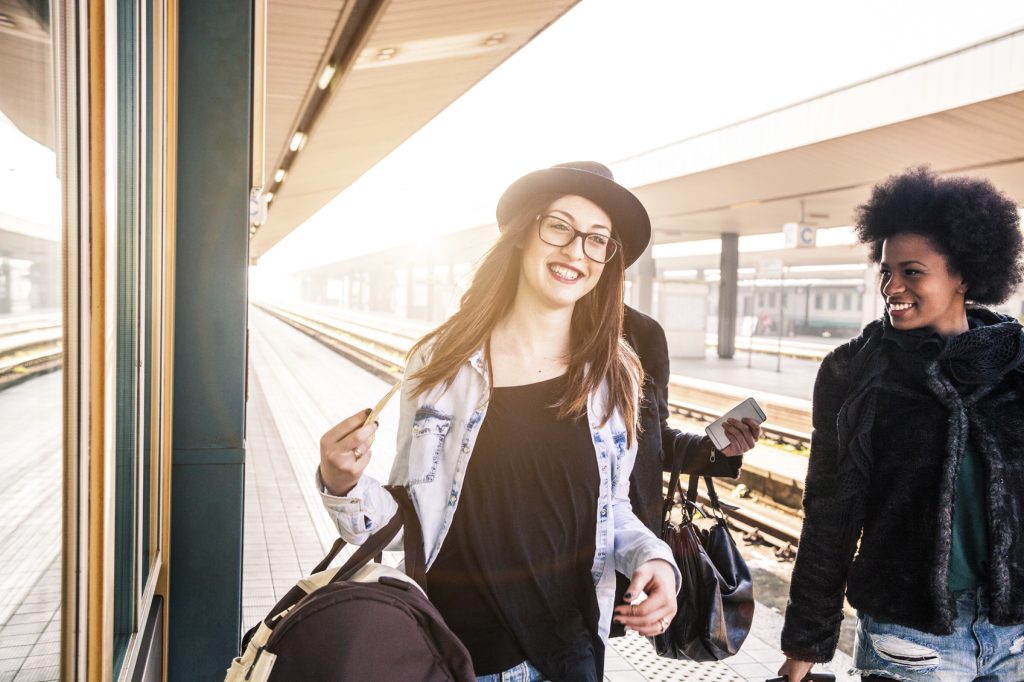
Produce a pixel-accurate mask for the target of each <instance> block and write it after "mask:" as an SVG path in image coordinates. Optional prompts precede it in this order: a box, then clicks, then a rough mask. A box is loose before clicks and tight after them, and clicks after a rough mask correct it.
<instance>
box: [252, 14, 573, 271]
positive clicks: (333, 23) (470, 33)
mask: <svg viewBox="0 0 1024 682" xmlns="http://www.w3.org/2000/svg"><path fill="white" fill-rule="evenodd" d="M577 1H578V0H390V1H387V0H348V1H347V2H346V1H343V0H269V5H268V12H267V42H266V147H265V154H264V156H265V166H264V177H265V183H264V189H265V191H269V192H271V193H272V194H273V199H272V201H271V203H270V205H269V210H268V212H267V219H266V223H265V224H264V225H262V226H261V227H260V228H259V229H258V230H257V231H256V233H255V235H254V236H253V238H252V241H251V249H250V255H251V257H252V258H253V259H256V258H259V257H260V256H262V255H263V254H265V253H266V252H267V251H268V250H269V249H270V248H271V247H272V246H273V245H274V244H276V243H277V242H278V241H280V240H281V239H282V238H283V237H284V236H285V235H287V234H288V233H289V232H291V231H292V230H293V229H295V228H296V227H298V226H299V225H301V224H302V223H303V222H305V221H306V220H307V219H309V218H310V217H311V216H312V215H313V214H314V213H316V212H317V211H318V210H319V209H320V208H322V207H323V206H324V205H326V204H327V203H328V202H329V201H331V200H332V199H333V198H334V197H336V196H337V195H338V194H339V193H341V192H342V191H343V190H344V189H345V188H347V187H348V186H349V185H351V184H352V183H353V182H355V181H356V180H357V179H358V178H359V177H360V176H361V175H362V174H363V173H365V172H366V171H368V170H369V169H370V168H372V167H373V166H374V164H376V163H377V162H378V161H380V160H381V159H383V158H384V157H385V156H386V155H387V154H388V153H390V152H391V151H392V150H394V149H395V148H396V147H398V146H399V145H400V144H401V143H402V142H404V141H405V140H406V139H408V138H409V137H410V136H411V135H412V134H413V133H415V132H416V131H417V130H419V129H420V128H421V127H422V126H423V125H424V124H426V123H427V122H428V121H430V120H431V119H432V118H433V117H434V116H436V115H437V114H438V113H440V112H441V111H442V110H443V109H444V108H445V107H447V106H448V105H449V104H451V103H452V102H454V101H455V100H456V99H458V98H459V97H460V96H461V95H462V94H463V93H465V92H466V91H467V90H468V89H469V88H470V87H472V86H473V85H474V84H476V83H477V82H478V81H479V80H480V79H481V78H483V77H484V76H486V75H487V74H488V73H490V72H491V71H492V70H494V69H495V68H496V67H497V66H498V65H499V64H501V63H502V62H503V61H505V60H506V59H508V58H509V57H510V56H511V55H513V54H514V53H515V52H516V51H517V50H519V49H520V48H521V47H522V46H523V45H525V44H526V43H528V42H529V41H530V40H531V39H532V38H533V37H534V36H536V35H537V34H538V33H539V32H540V31H542V30H543V29H544V28H545V27H547V26H548V25H549V24H551V23H552V22H553V21H555V20H556V19H557V18H558V17H560V16H561V15H562V14H564V13H565V12H566V11H567V10H568V9H570V8H571V7H572V6H573V5H574V4H576V2H577ZM332 71H333V73H332ZM282 176H283V177H282ZM275 178H281V180H280V181H278V180H276V179H275Z"/></svg>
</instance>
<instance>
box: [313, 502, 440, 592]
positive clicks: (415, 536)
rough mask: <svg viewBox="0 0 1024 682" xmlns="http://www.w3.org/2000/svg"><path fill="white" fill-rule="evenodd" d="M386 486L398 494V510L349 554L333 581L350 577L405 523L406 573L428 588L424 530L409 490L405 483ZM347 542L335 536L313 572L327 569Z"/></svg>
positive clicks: (382, 547)
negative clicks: (403, 484)
mask: <svg viewBox="0 0 1024 682" xmlns="http://www.w3.org/2000/svg"><path fill="white" fill-rule="evenodd" d="M384 489H385V490H387V491H388V492H389V493H391V496H392V497H393V498H395V502H396V503H398V511H397V512H396V513H395V515H394V516H393V517H391V520H390V521H388V522H387V524H386V525H385V526H384V527H383V528H381V529H380V530H378V531H377V532H376V533H374V534H373V535H371V536H370V537H369V538H367V540H366V542H364V543H363V544H362V545H361V546H360V547H359V549H357V550H356V551H355V553H354V554H353V555H352V556H351V557H349V559H348V561H346V562H345V564H344V565H343V566H342V567H341V568H339V569H338V572H337V573H336V574H335V576H334V577H333V578H331V582H332V583H333V582H340V581H342V580H348V579H350V578H351V577H352V576H353V575H355V574H356V572H357V571H359V569H361V568H362V567H363V566H365V565H366V564H368V563H370V562H371V561H373V559H374V557H376V556H378V555H379V554H380V553H381V552H383V551H384V550H385V549H386V548H387V546H388V545H389V544H391V541H392V540H394V539H395V537H396V536H397V535H398V532H399V531H400V530H402V528H403V526H404V528H405V536H404V538H403V543H402V544H403V549H404V550H405V573H406V575H408V576H409V577H410V578H412V579H413V580H415V581H416V582H417V584H419V586H420V587H422V588H423V589H424V590H426V588H427V569H426V558H425V553H424V550H423V531H422V530H421V528H420V520H419V516H417V515H416V508H415V507H414V506H413V503H412V499H411V498H410V497H409V491H408V490H407V489H406V488H405V487H404V486H384ZM344 546H345V541H344V540H342V539H341V538H338V539H337V540H335V541H334V545H333V546H332V547H331V550H330V551H329V552H328V553H327V556H325V557H324V558H323V560H322V561H321V562H320V563H319V564H317V565H316V568H314V569H313V572H314V573H319V572H320V571H322V570H324V569H326V568H327V567H328V566H329V565H330V563H331V561H333V560H334V557H336V556H337V555H338V552H340V551H341V550H342V548H343V547H344Z"/></svg>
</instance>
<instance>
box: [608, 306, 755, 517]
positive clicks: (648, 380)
mask: <svg viewBox="0 0 1024 682" xmlns="http://www.w3.org/2000/svg"><path fill="white" fill-rule="evenodd" d="M623 334H624V336H625V338H626V341H627V342H628V343H629V345H630V346H632V347H633V350H635V351H636V353H637V355H638V356H640V364H642V365H643V368H644V374H645V375H646V376H645V377H644V389H643V397H642V401H641V405H640V434H639V437H638V439H637V440H638V442H637V453H636V463H635V464H634V465H633V473H632V475H631V476H630V479H629V501H630V502H631V503H632V505H633V511H634V512H635V513H636V515H637V517H638V518H639V519H640V520H641V521H643V522H644V524H645V525H646V526H647V527H648V528H650V529H651V530H652V531H654V533H655V535H658V536H659V537H660V535H661V504H662V499H663V493H662V490H663V487H664V486H663V482H662V481H663V472H665V471H671V470H672V463H673V461H679V462H680V463H681V466H682V472H683V473H684V474H700V475H702V476H728V477H730V478H735V477H737V476H738V475H739V470H740V466H741V465H742V464H743V461H742V460H743V458H742V457H726V456H724V455H722V454H719V453H717V452H716V451H715V449H714V447H713V446H712V445H711V440H710V439H709V438H708V437H707V436H706V435H704V434H696V433H687V432H685V431H680V430H679V429H674V428H672V427H671V426H669V425H668V417H669V411H668V382H669V374H670V370H669V355H668V341H667V340H666V339H665V330H664V329H662V328H661V325H660V324H658V323H657V321H655V320H654V319H653V318H651V317H648V316H647V315H644V314H643V313H641V312H639V311H638V310H634V309H633V308H630V307H629V306H626V315H625V320H624V324H623ZM712 454H714V455H715V456H714V461H713V462H712V461H711V459H712Z"/></svg>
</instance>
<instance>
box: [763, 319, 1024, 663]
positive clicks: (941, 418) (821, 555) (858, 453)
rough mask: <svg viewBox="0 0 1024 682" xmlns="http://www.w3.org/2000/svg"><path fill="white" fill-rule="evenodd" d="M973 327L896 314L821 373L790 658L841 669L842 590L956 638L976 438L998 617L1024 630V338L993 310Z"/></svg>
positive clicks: (903, 621)
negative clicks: (960, 547)
mask: <svg viewBox="0 0 1024 682" xmlns="http://www.w3.org/2000/svg"><path fill="white" fill-rule="evenodd" d="M968 319H969V321H970V326H971V329H970V330H969V331H968V332H965V333H964V334H961V335H960V336H957V337H954V339H955V340H956V341H957V343H954V342H953V340H951V341H950V342H949V343H947V342H946V341H945V340H943V339H941V338H940V337H938V336H937V335H935V334H932V333H930V332H928V331H910V332H901V331H897V330H895V329H893V328H892V327H891V325H890V324H889V321H888V318H887V317H886V318H883V319H882V320H877V321H875V322H872V323H871V324H870V325H868V326H867V327H865V328H864V331H863V332H862V333H861V335H860V336H859V337H857V338H856V339H853V340H852V341H850V342H849V343H847V344H845V345H843V346H840V347H839V348H837V349H835V350H834V351H833V352H832V353H831V354H829V355H828V357H826V358H825V360H824V361H823V362H822V365H821V368H820V370H819V372H818V378H817V380H816V382H815V385H814V402H813V418H812V421H813V427H814V431H813V434H812V438H811V456H810V462H809V465H808V470H807V480H806V483H805V490H804V511H805V521H804V525H803V532H802V534H801V538H800V551H799V554H798V557H797V562H796V566H795V568H794V571H793V580H792V584H791V587H790V601H789V607H788V609H787V611H786V622H785V627H784V629H783V632H782V649H783V651H784V652H785V653H786V654H787V655H788V656H791V657H793V658H796V659H799V660H805V661H816V662H821V661H828V660H830V659H831V658H832V655H833V654H834V652H835V648H836V644H837V642H838V638H839V626H840V623H841V621H842V605H843V594H844V588H845V592H846V596H847V598H848V599H849V601H850V604H851V605H852V606H854V607H855V608H857V609H859V610H862V611H864V612H866V613H868V614H870V615H871V616H873V617H875V618H878V619H881V620H885V621H889V622H894V623H898V624H900V625H904V626H907V627H911V628H915V629H918V630H922V631H925V632H930V633H933V634H949V633H951V632H952V624H953V621H954V620H955V618H956V605H955V602H954V600H953V598H952V595H951V593H950V590H949V588H948V581H949V557H950V548H951V526H952V516H953V507H954V503H955V499H954V497H955V492H956V481H957V475H958V472H959V466H960V459H961V456H962V454H963V452H964V446H965V444H966V442H967V439H968V438H969V439H970V442H971V443H972V445H973V448H974V450H975V451H976V452H977V454H978V457H979V459H980V461H981V462H982V463H983V470H984V472H985V473H984V476H985V477H986V479H987V484H986V486H985V488H986V500H985V508H986V509H987V513H988V519H987V520H988V529H989V531H988V547H989V556H988V562H987V565H988V576H987V582H988V584H987V586H986V587H987V591H988V594H989V599H990V613H989V618H990V620H991V622H992V623H993V624H996V625H1008V624H1016V623H1022V622H1024V376H1022V370H1024V366H1022V356H1024V342H1022V335H1024V331H1022V329H1021V326H1020V325H1019V324H1018V323H1017V322H1016V321H1015V320H1013V319H1012V318H1008V317H1005V316H1002V315H998V314H996V313H993V312H990V311H988V310H985V309H980V308H973V309H970V310H969V311H968ZM962 341H967V342H968V343H966V344H965V343H961V342H962ZM953 348H956V349H959V350H960V351H964V352H963V353H959V354H958V353H957V352H953V351H951V349H953ZM964 349H966V350H964ZM965 358H967V362H966V363H965V361H964V359H965ZM971 363H974V364H977V365H978V366H979V367H981V370H980V371H977V372H976V371H974V369H975V367H974V366H973V365H972V364H971ZM858 540H859V543H860V544H859V549H858ZM855 552H856V555H855Z"/></svg>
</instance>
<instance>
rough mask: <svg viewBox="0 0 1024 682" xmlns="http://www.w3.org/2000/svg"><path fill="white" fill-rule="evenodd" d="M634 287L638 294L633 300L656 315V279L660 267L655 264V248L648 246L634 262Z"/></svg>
mask: <svg viewBox="0 0 1024 682" xmlns="http://www.w3.org/2000/svg"><path fill="white" fill-rule="evenodd" d="M632 270H633V287H634V288H635V289H636V295H635V296H633V297H632V298H633V300H634V301H635V302H636V308H637V310H639V311H640V312H642V313H646V314H647V315H654V301H653V298H654V280H655V278H656V277H657V273H658V269H657V267H656V266H655V264H654V249H653V248H651V246H648V247H647V249H646V250H645V251H644V252H643V253H642V254H641V255H640V258H638V259H637V261H636V263H634V264H633V267H632Z"/></svg>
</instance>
